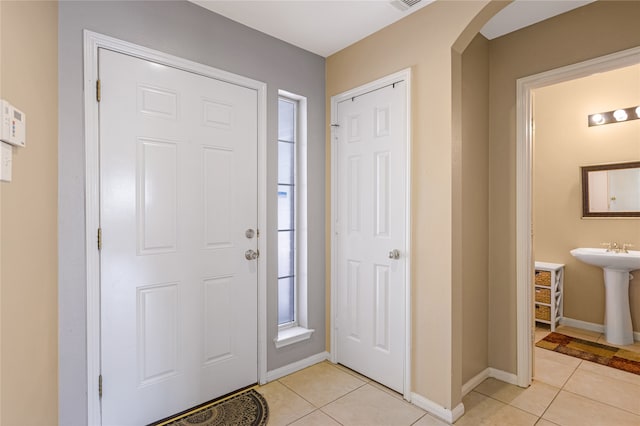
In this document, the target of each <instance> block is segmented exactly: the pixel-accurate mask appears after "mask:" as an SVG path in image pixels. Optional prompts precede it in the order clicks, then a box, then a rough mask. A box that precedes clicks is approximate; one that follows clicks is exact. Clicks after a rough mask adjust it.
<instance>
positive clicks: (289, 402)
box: [256, 381, 315, 426]
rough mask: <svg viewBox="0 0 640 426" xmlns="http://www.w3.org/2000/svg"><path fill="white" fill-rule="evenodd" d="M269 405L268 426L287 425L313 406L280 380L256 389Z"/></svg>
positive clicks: (310, 410) (306, 412) (313, 408)
mask: <svg viewBox="0 0 640 426" xmlns="http://www.w3.org/2000/svg"><path fill="white" fill-rule="evenodd" d="M256 390H257V391H258V392H260V393H261V394H262V396H264V398H265V399H266V400H267V404H268V405H269V426H280V425H288V424H289V423H291V422H293V421H295V420H296V419H299V418H301V417H303V416H305V415H307V414H309V413H311V412H312V411H313V410H315V407H314V406H313V405H311V404H309V402H307V401H305V400H304V399H302V398H301V397H300V396H298V395H296V394H295V393H294V392H292V391H291V390H290V389H287V387H286V386H284V385H282V383H280V382H277V381H276V382H271V383H269V384H266V385H264V386H261V387H259V388H257V389H256Z"/></svg>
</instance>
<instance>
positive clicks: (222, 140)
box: [99, 49, 257, 426]
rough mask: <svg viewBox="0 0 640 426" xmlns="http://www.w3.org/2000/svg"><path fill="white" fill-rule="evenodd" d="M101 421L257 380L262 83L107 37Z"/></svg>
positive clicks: (102, 63)
mask: <svg viewBox="0 0 640 426" xmlns="http://www.w3.org/2000/svg"><path fill="white" fill-rule="evenodd" d="M99 74H100V81H101V87H102V99H101V101H100V104H99V111H100V112H99V119H100V197H101V200H100V203H101V204H100V220H101V229H102V250H101V254H100V256H101V339H102V341H101V363H102V377H103V395H102V400H101V402H102V423H103V424H104V425H119V426H121V425H128V424H131V425H140V424H147V423H149V422H152V421H154V420H159V419H161V418H164V417H166V416H169V415H172V414H174V413H177V412H180V411H182V410H185V409H187V408H190V407H191V406H194V405H196V404H199V403H202V402H206V401H208V400H210V399H212V398H215V397H218V396H220V395H223V394H226V393H228V392H231V391H233V390H236V389H238V388H241V387H243V386H246V385H250V384H253V383H256V382H257V273H256V272H257V271H256V270H257V261H256V260H247V259H246V258H245V251H246V250H257V241H256V239H255V237H254V238H249V237H248V234H246V230H248V229H254V230H255V229H256V226H257V93H256V91H255V90H253V89H248V88H244V87H240V86H237V85H234V84H230V83H225V82H222V81H219V80H215V79H212V78H207V77H203V76H200V75H197V74H194V73H190V72H186V71H181V70H178V69H175V68H171V67H167V66H164V65H160V64H156V63H153V62H149V61H145V60H142V59H139V58H135V57H132V56H127V55H124V54H120V53H115V52H112V51H109V50H105V49H100V51H99Z"/></svg>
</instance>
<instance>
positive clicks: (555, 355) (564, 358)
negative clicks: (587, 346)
mask: <svg viewBox="0 0 640 426" xmlns="http://www.w3.org/2000/svg"><path fill="white" fill-rule="evenodd" d="M535 357H536V361H538V360H539V359H546V360H549V361H553V362H556V363H559V364H564V365H567V366H569V367H577V366H578V364H580V363H581V362H582V360H581V359H580V358H576V357H572V356H569V355H565V354H561V353H559V352H554V351H550V350H549V349H543V348H535Z"/></svg>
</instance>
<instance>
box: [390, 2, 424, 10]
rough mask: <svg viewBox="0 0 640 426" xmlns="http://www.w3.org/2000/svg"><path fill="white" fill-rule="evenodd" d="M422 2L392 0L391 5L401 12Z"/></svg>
mask: <svg viewBox="0 0 640 426" xmlns="http://www.w3.org/2000/svg"><path fill="white" fill-rule="evenodd" d="M420 1H421V0H391V5H392V6H393V7H395V8H396V9H399V10H401V11H403V12H404V11H405V10H409V8H410V7H413V6H415V5H416V4H418V3H420Z"/></svg>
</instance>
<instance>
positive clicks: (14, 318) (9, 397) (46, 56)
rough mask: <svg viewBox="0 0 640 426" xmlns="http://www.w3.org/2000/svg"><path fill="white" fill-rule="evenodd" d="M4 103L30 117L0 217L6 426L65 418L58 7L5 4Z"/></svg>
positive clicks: (0, 349)
mask: <svg viewBox="0 0 640 426" xmlns="http://www.w3.org/2000/svg"><path fill="white" fill-rule="evenodd" d="M0 9H1V11H2V12H1V26H0V34H1V35H2V37H1V45H0V57H1V58H2V61H1V67H2V71H1V80H0V85H1V88H2V89H1V92H2V97H3V98H4V99H7V100H8V101H10V102H11V103H13V104H14V105H15V106H16V107H18V108H20V109H21V110H23V111H24V112H25V113H26V115H27V123H28V127H27V147H26V148H21V149H15V148H14V154H13V181H12V182H11V183H2V184H0V186H1V188H2V189H1V191H2V192H1V197H0V198H1V210H0V218H1V224H0V232H1V239H0V245H1V246H2V260H1V263H0V283H1V292H0V294H1V297H0V300H1V305H0V313H1V316H0V326H1V330H2V331H1V333H2V334H1V338H2V340H1V341H0V354H1V362H2V364H1V376H0V380H1V383H0V387H1V388H2V400H1V401H2V403H1V413H2V417H1V418H0V423H2V424H3V425H45V424H46V425H50V424H56V423H57V419H58V380H57V379H58V374H57V371H58V343H57V337H58V312H57V299H58V293H57V275H58V267H57V262H58V256H57V252H58V251H57V229H58V225H57V219H58V217H57V146H58V140H57V135H58V113H57V109H58V91H57V87H58V73H57V70H58V65H57V64H58V61H57V54H58V49H57V31H58V5H57V3H56V2H53V1H46V2H27V1H21V2H9V1H1V2H0Z"/></svg>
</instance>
